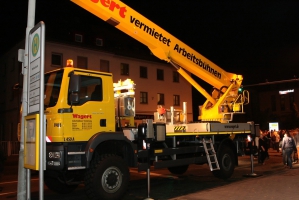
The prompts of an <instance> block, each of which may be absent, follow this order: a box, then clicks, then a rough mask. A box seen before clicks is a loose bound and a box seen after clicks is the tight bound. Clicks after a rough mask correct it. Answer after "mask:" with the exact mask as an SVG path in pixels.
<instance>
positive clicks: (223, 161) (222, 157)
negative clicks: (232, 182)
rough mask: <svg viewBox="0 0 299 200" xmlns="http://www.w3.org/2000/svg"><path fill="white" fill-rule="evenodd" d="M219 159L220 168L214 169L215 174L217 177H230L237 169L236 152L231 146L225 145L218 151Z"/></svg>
mask: <svg viewBox="0 0 299 200" xmlns="http://www.w3.org/2000/svg"><path fill="white" fill-rule="evenodd" d="M217 159H218V163H219V167H220V170H214V171H213V175H214V176H215V177H217V178H221V179H228V178H230V177H231V176H232V174H233V173H234V169H235V159H234V153H233V151H232V150H231V148H229V147H227V146H224V147H222V148H221V149H220V151H218V154H217Z"/></svg>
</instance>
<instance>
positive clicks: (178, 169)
mask: <svg viewBox="0 0 299 200" xmlns="http://www.w3.org/2000/svg"><path fill="white" fill-rule="evenodd" d="M188 167H189V165H182V166H176V167H168V171H170V172H171V173H172V174H176V175H181V174H184V173H185V172H186V171H187V170H188Z"/></svg>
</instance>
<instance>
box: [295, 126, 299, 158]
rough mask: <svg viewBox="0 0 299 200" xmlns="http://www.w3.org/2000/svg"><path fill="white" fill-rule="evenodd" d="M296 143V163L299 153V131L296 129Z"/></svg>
mask: <svg viewBox="0 0 299 200" xmlns="http://www.w3.org/2000/svg"><path fill="white" fill-rule="evenodd" d="M294 141H295V144H296V149H297V153H295V158H294V161H296V162H298V159H299V157H298V152H299V129H298V128H296V129H295V131H294Z"/></svg>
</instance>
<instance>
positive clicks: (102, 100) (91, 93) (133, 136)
mask: <svg viewBox="0 0 299 200" xmlns="http://www.w3.org/2000/svg"><path fill="white" fill-rule="evenodd" d="M72 1H73V2H74V3H76V4H78V5H80V6H81V7H83V8H85V9H86V10H88V11H90V12H92V13H93V14H95V15H97V16H98V17H100V18H102V19H103V20H105V21H107V22H108V23H110V24H112V25H113V26H115V27H116V28H118V29H120V30H121V31H123V32H125V33H127V34H128V35H130V36H132V37H133V38H135V39H136V40H138V41H140V42H141V43H143V44H145V45H146V46H148V47H149V49H150V50H151V51H152V52H153V54H154V55H155V56H157V57H158V58H160V59H163V60H165V61H167V62H169V63H171V64H172V65H173V66H174V67H175V68H177V70H178V72H179V73H180V74H181V75H182V76H183V77H185V78H186V79H187V80H188V81H189V82H190V84H192V85H193V86H194V87H195V88H197V89H198V90H199V91H200V92H201V93H202V94H203V95H204V96H205V97H206V98H207V101H206V102H205V103H204V104H203V106H202V109H201V114H200V116H199V121H198V122H196V123H195V122H194V123H188V122H187V120H186V104H185V103H184V104H183V109H182V110H181V111H178V110H175V109H173V107H170V108H169V109H165V108H163V107H159V109H157V110H156V111H155V110H153V113H154V119H144V120H143V123H141V124H139V125H138V126H137V127H134V116H135V97H134V88H135V83H134V82H133V81H132V80H125V81H119V82H118V83H113V78H112V74H110V73H105V72H100V71H92V70H84V69H79V68H76V67H73V66H68V67H65V68H63V69H58V70H54V71H51V72H48V73H46V74H45V99H44V104H45V105H44V106H45V115H46V141H47V142H46V171H45V177H44V180H45V184H46V185H47V186H48V188H49V189H51V190H54V191H56V192H59V193H69V192H71V191H73V190H74V189H75V188H76V187H77V186H78V185H79V184H80V183H82V181H84V184H85V188H86V194H87V195H88V197H89V198H91V199H120V198H121V197H122V196H123V195H124V193H125V191H126V189H127V186H128V184H129V175H130V174H129V168H130V167H135V168H138V170H139V171H147V172H148V174H149V167H150V166H153V167H154V168H155V169H159V168H167V169H168V170H169V171H170V172H171V173H173V174H183V173H184V172H186V170H187V169H188V166H189V165H190V164H208V165H209V167H210V170H211V171H212V173H213V174H214V175H215V176H216V177H219V178H222V179H227V178H229V177H231V175H232V174H233V172H234V168H235V166H237V165H238V151H239V147H240V144H242V142H243V141H245V139H246V138H247V136H248V135H250V134H255V130H256V126H255V125H254V123H252V122H250V123H249V122H243V123H240V122H234V121H233V120H234V118H233V116H234V115H235V114H242V113H244V111H243V105H244V104H247V103H248V102H249V94H248V92H246V91H242V92H239V91H238V90H239V88H241V87H242V86H241V83H242V79H243V78H242V76H241V75H236V74H232V73H228V72H225V71H224V70H222V69H221V68H220V67H218V66H217V65H215V64H214V63H212V62H211V61H209V60H208V59H206V58H205V57H203V56H202V55H200V54H199V53H197V52H196V51H195V50H193V49H191V48H190V47H188V46H187V45H185V44H184V43H182V42H181V41H179V40H178V39H176V38H175V37H174V36H172V35H170V34H169V33H167V32H166V31H165V30H163V29H162V28H160V27H158V26H157V25H155V24H154V23H153V22H151V21H149V20H148V19H146V18H145V17H143V16H142V15H140V14H139V13H137V12H136V11H134V10H133V9H131V8H130V7H129V6H127V5H125V4H124V3H123V2H121V1H118V0H72ZM186 71H188V72H189V73H192V74H194V75H196V76H198V77H200V78H201V79H203V80H205V81H207V82H208V83H210V84H211V85H212V86H213V88H214V89H213V91H212V93H211V94H209V93H207V92H206V91H205V90H204V89H203V88H201V87H200V86H199V85H198V84H197V83H196V82H195V81H194V80H193V79H192V78H191V77H190V75H189V74H188V73H187V72H186ZM124 119H125V120H127V121H129V122H130V123H128V125H127V126H125V127H124V126H122V123H121V121H122V120H124ZM148 179H150V176H149V175H148Z"/></svg>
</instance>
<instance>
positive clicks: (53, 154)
mask: <svg viewBox="0 0 299 200" xmlns="http://www.w3.org/2000/svg"><path fill="white" fill-rule="evenodd" d="M48 156H49V158H61V154H60V152H59V151H58V152H56V151H54V152H52V151H50V152H49V154H48Z"/></svg>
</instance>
